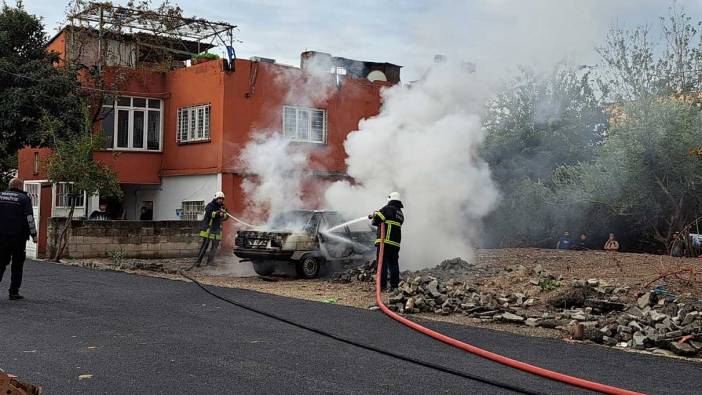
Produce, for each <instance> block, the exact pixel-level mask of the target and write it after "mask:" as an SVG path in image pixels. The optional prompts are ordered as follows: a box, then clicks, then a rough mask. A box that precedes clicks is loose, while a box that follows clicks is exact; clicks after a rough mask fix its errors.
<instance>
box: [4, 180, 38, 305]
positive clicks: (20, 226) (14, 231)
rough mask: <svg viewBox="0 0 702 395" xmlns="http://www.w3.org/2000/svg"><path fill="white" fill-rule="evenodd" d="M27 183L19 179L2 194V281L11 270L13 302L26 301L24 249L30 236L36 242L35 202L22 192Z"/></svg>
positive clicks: (11, 296)
mask: <svg viewBox="0 0 702 395" xmlns="http://www.w3.org/2000/svg"><path fill="white" fill-rule="evenodd" d="M23 185H24V182H23V181H22V180H20V179H19V178H13V179H12V180H10V185H9V186H10V188H9V189H8V190H7V191H5V192H2V193H0V281H2V277H3V274H5V268H6V267H7V265H9V264H10V262H12V266H11V268H10V272H11V276H10V300H20V299H24V298H23V297H22V295H20V294H19V289H20V286H21V285H22V271H23V269H24V259H25V257H26V255H25V246H26V244H27V240H29V236H32V240H34V242H35V243H36V242H37V228H36V226H35V225H34V212H33V210H32V201H31V200H30V199H29V196H27V193H26V192H24V191H23V190H22V187H23Z"/></svg>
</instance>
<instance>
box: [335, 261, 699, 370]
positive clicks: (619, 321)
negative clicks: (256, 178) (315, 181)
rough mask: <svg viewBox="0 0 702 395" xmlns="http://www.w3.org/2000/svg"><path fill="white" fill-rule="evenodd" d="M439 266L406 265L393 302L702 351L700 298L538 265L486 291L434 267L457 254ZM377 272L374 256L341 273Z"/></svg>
mask: <svg viewBox="0 0 702 395" xmlns="http://www.w3.org/2000/svg"><path fill="white" fill-rule="evenodd" d="M440 266H441V267H442V269H441V270H439V268H438V267H437V268H435V269H432V270H431V271H430V272H429V271H427V272H426V274H425V272H424V271H422V272H414V273H404V275H405V277H406V279H405V280H403V281H401V282H400V285H399V287H398V289H397V290H395V291H393V292H391V293H390V294H389V295H388V307H389V308H391V309H393V310H395V311H398V312H400V313H404V314H418V313H433V314H440V315H450V314H461V315H465V316H469V317H473V318H477V319H480V320H481V321H483V322H505V323H510V324H517V325H526V326H531V327H542V328H553V329H558V330H561V331H563V332H564V333H570V335H571V336H572V338H574V339H578V340H590V341H593V342H596V343H600V344H605V345H608V346H616V347H622V348H633V349H640V350H644V349H647V350H649V351H654V352H658V353H661V354H666V353H674V354H677V355H683V356H700V357H702V303H701V302H700V301H696V300H693V299H690V298H684V297H676V296H674V295H671V294H669V293H667V292H665V290H663V289H661V288H658V289H654V290H650V291H647V292H645V293H642V294H640V295H639V296H638V297H637V298H634V295H631V292H630V289H629V288H628V287H617V286H613V285H608V284H607V283H606V282H604V281H602V280H598V279H589V280H573V281H571V282H570V283H568V284H564V283H563V280H562V279H561V278H560V277H557V276H554V275H552V274H550V273H548V272H546V271H545V270H543V269H542V268H540V267H538V266H537V267H536V268H534V269H531V270H526V269H524V268H523V267H521V268H512V269H511V270H510V271H515V272H520V271H522V272H524V273H526V274H528V276H527V279H526V281H525V283H526V284H521V285H522V286H523V287H522V288H521V289H523V290H524V292H509V293H500V292H486V291H485V290H484V289H483V290H481V289H480V288H479V287H477V286H475V285H473V284H470V283H468V282H465V281H459V280H454V279H448V280H444V279H442V278H441V276H440V275H438V276H437V275H430V274H428V273H432V274H433V273H437V272H440V271H446V270H447V269H448V270H450V268H452V267H453V268H455V270H456V272H458V270H459V268H460V270H463V269H465V268H466V267H467V266H466V265H464V264H463V263H461V262H458V261H456V262H454V263H447V262H444V263H442V265H440ZM456 266H458V267H456ZM407 275H409V277H408V276H407ZM374 279H375V264H366V265H363V266H361V267H356V268H352V269H348V270H346V271H344V272H342V273H338V274H337V277H336V281H340V282H353V281H363V282H370V281H373V280H374ZM550 286H553V287H555V288H549V287H550ZM515 289H519V287H515ZM549 291H552V292H549ZM541 298H544V299H543V300H541Z"/></svg>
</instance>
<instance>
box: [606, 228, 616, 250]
mask: <svg viewBox="0 0 702 395" xmlns="http://www.w3.org/2000/svg"><path fill="white" fill-rule="evenodd" d="M604 249H605V251H610V252H617V251H619V242H618V241H617V239H615V238H614V233H610V234H609V239H607V242H606V243H605V245H604Z"/></svg>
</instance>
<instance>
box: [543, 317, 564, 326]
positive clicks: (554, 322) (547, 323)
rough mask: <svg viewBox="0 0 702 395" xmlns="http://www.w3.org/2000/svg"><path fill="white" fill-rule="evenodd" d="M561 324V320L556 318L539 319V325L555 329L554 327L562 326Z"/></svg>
mask: <svg viewBox="0 0 702 395" xmlns="http://www.w3.org/2000/svg"><path fill="white" fill-rule="evenodd" d="M560 325H561V322H559V321H558V320H555V319H553V318H546V319H543V320H541V321H539V326H540V327H542V328H551V329H553V328H555V327H557V326H560Z"/></svg>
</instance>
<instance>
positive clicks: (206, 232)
mask: <svg viewBox="0 0 702 395" xmlns="http://www.w3.org/2000/svg"><path fill="white" fill-rule="evenodd" d="M228 218H229V216H228V215H227V210H226V209H225V208H224V192H217V193H215V197H214V199H213V200H212V201H211V202H209V203H208V204H207V207H205V217H204V218H203V219H202V226H201V227H200V237H201V238H202V245H201V246H200V253H199V254H198V255H197V261H196V263H195V266H198V267H199V266H200V263H202V259H203V258H204V257H205V253H207V247H208V246H209V245H211V247H210V253H209V254H208V255H207V264H208V265H209V264H211V263H212V261H213V260H214V258H215V255H216V254H217V249H218V248H219V242H220V241H222V222H224V221H226V220H227V219H228Z"/></svg>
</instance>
